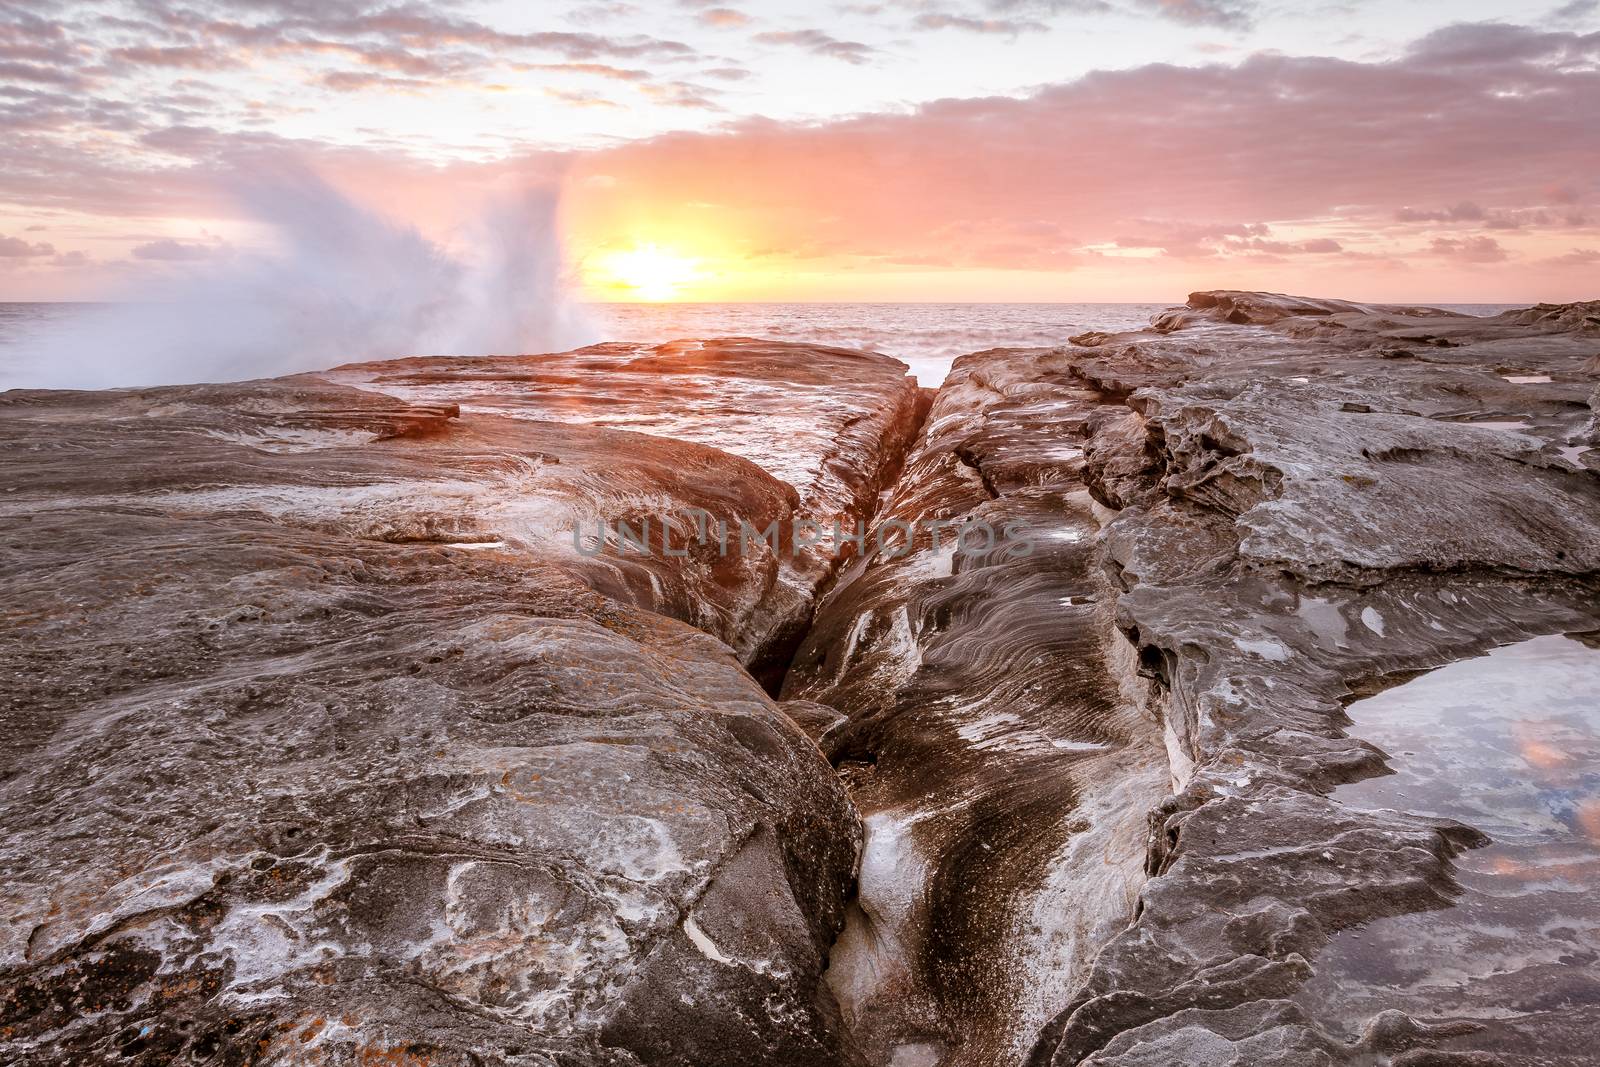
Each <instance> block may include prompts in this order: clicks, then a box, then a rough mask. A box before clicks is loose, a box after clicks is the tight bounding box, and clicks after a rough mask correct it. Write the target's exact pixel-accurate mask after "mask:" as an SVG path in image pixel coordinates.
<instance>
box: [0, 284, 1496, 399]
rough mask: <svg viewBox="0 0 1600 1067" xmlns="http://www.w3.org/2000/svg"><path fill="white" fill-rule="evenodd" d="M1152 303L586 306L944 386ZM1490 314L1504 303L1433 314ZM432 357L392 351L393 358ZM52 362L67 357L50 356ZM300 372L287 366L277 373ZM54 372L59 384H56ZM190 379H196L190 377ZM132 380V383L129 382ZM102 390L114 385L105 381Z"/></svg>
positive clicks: (634, 335)
mask: <svg viewBox="0 0 1600 1067" xmlns="http://www.w3.org/2000/svg"><path fill="white" fill-rule="evenodd" d="M1180 302H1181V301H1175V302H1173V303H1159V304H1090V303H1061V304H909V303H899V304H859V303H849V304H843V303H841V304H820V303H819V304H755V303H739V304H694V303H661V304H588V305H583V306H582V307H581V309H580V310H581V313H582V314H581V316H580V317H581V318H582V319H583V320H585V326H584V329H585V331H586V333H587V334H588V335H589V340H590V341H596V342H597V341H649V342H661V341H671V340H676V339H680V338H704V337H733V336H739V337H761V338H772V339H775V340H780V341H811V342H816V343H819V344H827V345H837V346H840V347H844V348H865V349H869V350H872V351H876V352H882V353H884V354H885V355H889V356H893V357H894V358H896V359H898V360H901V361H903V362H904V363H906V364H908V365H909V366H910V367H911V369H912V372H913V373H914V374H915V375H916V377H917V380H918V381H919V382H920V383H921V384H922V385H929V386H936V385H938V384H939V383H940V382H942V381H943V380H944V377H945V375H946V374H947V373H948V372H949V370H950V364H951V363H952V362H953V361H954V360H955V358H956V357H957V356H959V355H961V354H963V353H965V352H976V351H980V350H982V349H985V348H997V347H1004V346H1025V347H1033V346H1046V345H1057V344H1062V343H1064V342H1065V341H1066V340H1067V338H1068V337H1070V336H1072V335H1073V334H1077V333H1082V332H1084V331H1085V330H1108V331H1109V330H1132V329H1139V328H1140V327H1143V326H1147V325H1149V323H1150V318H1151V316H1153V315H1155V314H1156V313H1158V312H1160V311H1163V310H1165V309H1166V308H1168V307H1173V306H1175V304H1177V303H1180ZM95 306H96V305H86V304H22V303H0V389H6V388H14V387H17V386H22V385H26V386H33V387H41V386H43V387H48V386H51V385H68V384H70V385H77V384H80V383H79V382H77V381H75V380H74V378H73V375H71V373H70V368H65V367H59V366H40V365H39V363H38V361H35V360H30V359H29V358H28V354H27V353H28V348H29V342H30V341H31V340H33V339H35V338H37V337H38V336H40V335H41V334H43V333H46V332H48V331H49V330H51V329H53V328H55V327H57V326H59V325H60V324H62V323H65V322H70V321H71V320H72V319H74V318H75V317H78V316H81V315H84V314H86V313H87V312H88V311H89V310H92V309H93V308H94V307H95ZM1437 306H1440V307H1447V308H1450V309H1452V310H1457V311H1463V312H1466V313H1468V314H1474V315H1492V314H1495V313H1497V312H1499V311H1502V310H1505V309H1506V308H1508V307H1513V306H1517V305H1511V304H1443V305H1437ZM429 354H439V353H427V352H394V353H393V355H395V356H407V355H429ZM54 358H55V359H57V360H59V359H62V358H67V359H69V360H70V355H69V356H67V357H62V356H59V355H57V356H56V357H54ZM301 369H305V368H303V367H301V366H296V365H293V362H292V360H290V359H289V358H287V357H286V359H285V365H284V367H283V368H282V372H283V373H288V372H290V371H293V370H301ZM58 373H59V375H60V376H59V378H57V377H56V375H57V374H58ZM187 378H188V380H203V379H199V378H195V377H194V376H193V375H188V376H187ZM129 380H130V381H132V380H134V379H129ZM101 384H116V383H115V382H105V383H101Z"/></svg>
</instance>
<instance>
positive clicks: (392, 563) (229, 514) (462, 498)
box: [0, 342, 916, 1065]
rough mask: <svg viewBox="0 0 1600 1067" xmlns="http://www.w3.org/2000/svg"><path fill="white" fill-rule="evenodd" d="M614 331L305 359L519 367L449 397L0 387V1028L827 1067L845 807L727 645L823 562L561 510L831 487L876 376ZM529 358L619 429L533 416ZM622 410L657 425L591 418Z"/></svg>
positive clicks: (236, 1058) (546, 1059) (843, 366)
mask: <svg viewBox="0 0 1600 1067" xmlns="http://www.w3.org/2000/svg"><path fill="white" fill-rule="evenodd" d="M635 356H636V357H637V365H634V364H632V363H630V359H629V357H628V356H627V355H626V353H623V352H621V351H619V350H616V349H609V348H608V349H605V350H603V351H602V352H601V353H599V354H598V355H595V356H594V357H593V358H594V359H595V360H598V361H599V362H598V363H595V364H593V365H591V364H590V360H591V356H590V355H586V354H584V353H579V354H576V355H573V356H567V357H530V358H526V359H520V360H496V361H493V362H492V363H488V362H486V363H482V364H479V363H472V364H470V365H467V364H466V363H465V361H453V360H452V361H443V360H441V361H426V360H424V361H408V362H406V363H405V364H403V365H401V366H400V367H397V368H393V369H387V370H386V369H385V368H384V367H382V366H368V367H365V368H361V369H360V370H359V371H354V370H353V371H347V372H343V373H341V374H340V375H337V376H335V377H338V378H342V379H345V380H346V381H348V380H351V379H355V378H359V377H362V376H363V375H365V376H367V378H369V379H371V380H374V381H376V380H377V379H385V378H393V379H395V380H396V381H399V380H401V379H403V380H404V381H405V382H414V381H416V380H420V379H423V378H428V377H434V378H438V379H440V380H457V379H460V378H462V377H465V376H472V377H473V379H474V381H475V382H477V383H478V385H479V386H481V387H483V388H485V389H498V390H499V391H500V392H501V394H503V395H506V394H513V393H517V392H518V390H522V391H523V395H522V399H521V400H519V401H518V402H517V404H516V405H513V404H511V403H510V402H509V401H505V402H503V403H502V404H500V405H499V407H500V409H501V413H495V414H489V413H484V411H483V410H482V409H481V408H475V407H473V406H472V405H471V404H470V403H469V404H467V405H466V410H464V411H463V412H461V413H460V415H459V417H457V412H456V410H455V408H454V406H453V405H454V401H450V400H440V401H437V402H433V401H417V402H412V403H406V402H404V401H402V400H399V399H395V398H393V397H390V396H384V395H380V394H379V393H375V392H373V391H370V390H362V389H357V388H354V387H352V386H351V385H349V384H337V383H335V382H334V381H331V380H330V379H326V378H320V377H317V376H302V377H299V378H291V379H283V380H277V381H268V382H253V383H243V384H240V385H232V386H195V387H174V388H162V389H146V390H121V391H115V392H106V393H50V392H13V393H10V394H5V395H4V396H3V397H0V436H3V438H4V442H3V446H0V448H3V456H4V460H3V464H4V471H5V493H4V495H3V496H0V553H3V555H0V584H3V588H4V609H3V610H4V626H5V634H6V639H5V642H4V644H3V646H0V672H3V674H0V677H3V681H4V694H3V697H0V701H3V703H0V729H3V730H4V732H5V734H6V736H7V739H8V743H7V746H6V750H5V756H4V765H3V777H0V865H3V869H4V872H5V880H4V881H5V907H4V909H3V911H0V914H3V923H4V925H3V926H0V1060H4V1061H5V1062H7V1063H19V1064H20V1063H39V1064H44V1063H69V1062H70V1063H101V1062H118V1063H135V1064H138V1063H145V1064H157V1063H163V1064H164V1063H171V1062H194V1063H218V1064H220V1063H274V1064H286V1063H296V1064H300V1063H317V1064H373V1063H386V1064H411V1063H416V1064H421V1063H433V1064H467V1063H473V1064H479V1063H525V1064H557V1063H559V1064H562V1065H579V1064H617V1065H625V1064H640V1063H649V1064H685V1065H688V1064H694V1065H704V1064H748V1063H756V1062H760V1063H792V1064H806V1065H809V1064H817V1063H837V1062H853V1061H854V1058H853V1056H852V1054H851V1053H850V1052H849V1051H848V1049H847V1047H846V1043H845V1042H844V1041H842V1040H841V1035H840V1029H839V1026H838V1021H837V1010H836V1007H835V1005H834V1003H833V999H832V997H831V995H830V994H829V992H828V990H827V988H826V986H824V985H823V984H822V983H821V982H820V977H821V975H822V973H823V969H824V965H825V958H826V954H827V952H828V949H829V946H830V945H831V943H832V942H833V940H834V937H835V934H836V931H837V930H838V929H839V928H840V926H841V924H842V921H843V913H844V907H845V900H846V895H847V892H848V887H849V885H850V883H851V880H852V878H853V874H854V866H855V862H856V849H857V845H858V842H859V838H860V830H859V821H858V819H857V816H856V815H855V813H854V811H853V810H852V808H851V806H850V804H849V802H848V800H847V798H846V796H845V793H844V790H843V789H842V787H841V785H840V783H839V781H838V780H837V778H836V776H835V775H834V773H833V771H832V769H831V768H830V767H829V765H828V763H827V761H826V760H825V759H824V758H823V757H822V755H821V754H820V753H819V752H818V751H817V749H816V747H815V746H814V745H813V744H812V742H811V741H810V740H809V739H808V738H807V737H806V736H805V734H804V733H803V732H802V731H801V729H800V728H799V727H797V726H796V725H795V724H794V723H793V722H792V721H791V720H790V719H789V718H788V717H787V716H786V715H784V714H783V713H782V711H781V710H780V708H779V707H778V705H777V704H775V703H774V702H773V701H772V700H771V699H770V698H769V697H768V696H767V695H766V693H764V692H763V691H762V689H761V687H760V686H759V685H758V684H757V683H756V681H755V680H754V679H753V678H752V677H751V675H750V674H749V673H748V672H747V671H746V670H745V669H743V667H742V665H741V659H742V660H743V661H744V662H745V663H752V664H753V663H756V662H757V661H759V660H760V658H761V657H762V656H763V655H764V654H766V653H765V651H764V650H766V649H769V648H771V647H772V646H773V644H774V642H775V641H776V640H778V637H777V635H780V634H782V633H784V632H794V631H795V630H796V629H797V628H799V627H803V626H804V624H805V621H806V619H807V618H808V617H809V613H810V603H809V600H810V597H811V595H812V593H813V591H814V589H815V583H816V582H817V581H820V580H821V579H822V578H823V577H825V576H826V573H827V568H826V564H825V563H824V562H823V561H820V560H811V559H806V558H804V557H802V558H800V559H799V562H794V561H792V560H789V559H785V558H782V557H781V554H779V553H774V552H771V551H766V552H765V554H761V553H757V554H753V555H751V556H749V557H747V558H740V557H737V556H730V557H727V558H724V557H722V556H720V555H718V554H716V553H715V552H714V551H713V552H706V551H699V552H697V553H696V554H693V555H692V556H691V557H689V558H687V559H664V558H661V557H660V556H659V555H657V556H649V557H647V556H633V557H630V556H626V555H618V554H616V553H607V554H605V555H602V556H599V557H595V558H588V557H585V556H583V555H581V554H579V553H578V552H577V551H576V550H575V548H574V547H573V545H572V544H571V540H570V538H571V534H570V531H571V529H572V527H573V525H574V521H575V520H578V519H591V518H592V519H600V518H604V519H609V520H616V519H618V518H623V517H630V516H633V515H638V516H641V517H642V516H645V515H648V516H651V517H659V516H661V515H663V514H666V515H667V516H669V517H670V518H671V520H672V521H673V522H674V523H676V524H678V525H679V526H680V527H681V526H682V525H683V524H684V523H686V522H688V520H689V517H690V516H691V515H692V514H693V513H694V511H695V509H702V510H704V511H708V512H710V513H712V514H713V515H716V516H719V517H723V518H725V519H727V520H729V521H738V520H740V519H744V520H747V521H749V522H750V523H752V524H753V525H756V526H758V527H760V528H765V527H766V526H768V525H769V524H770V523H771V522H773V521H783V522H787V521H789V520H790V519H792V518H793V517H794V516H795V515H796V513H797V512H799V511H800V510H801V509H802V508H804V507H808V506H814V505H816V504H818V503H819V502H823V503H826V505H827V506H829V507H834V508H836V509H838V510H839V511H841V512H843V513H846V514H853V515H856V516H857V517H860V516H861V514H862V511H863V509H864V507H865V506H866V505H867V504H868V503H870V502H871V501H872V500H874V499H875V497H876V494H877V492H878V491H879V488H880V482H882V481H883V480H884V479H886V478H887V477H888V476H889V475H890V474H891V473H892V468H893V466H894V462H895V452H896V450H897V448H900V447H901V443H902V442H903V441H904V440H905V439H906V438H907V437H908V436H909V434H910V433H911V432H912V429H913V422H914V417H915V413H916V410H915V409H916V391H915V389H914V387H913V386H912V384H911V383H910V381H909V379H907V378H905V377H904V375H903V369H902V368H900V367H899V365H897V364H895V363H893V362H892V361H890V360H886V359H883V358H881V357H873V356H866V355H861V354H850V353H841V352H837V351H832V350H824V349H815V348H809V347H804V346H779V345H764V346H758V345H753V344H744V343H737V342H734V343H728V344H722V345H707V346H706V347H705V348H704V349H703V350H699V351H697V352H695V353H689V352H687V351H680V350H677V349H662V350H656V351H653V352H652V351H640V352H636V353H635ZM680 358H681V359H682V360H684V361H686V362H688V363H691V364H692V365H693V373H682V374H678V373H676V372H678V371H679V370H681V369H682V368H681V367H680V366H679V364H677V363H676V362H675V360H678V359H680ZM566 366H577V367H579V368H580V369H579V371H577V372H576V373H580V374H581V375H582V377H583V382H584V385H583V389H582V390H581V391H583V392H584V393H585V395H591V396H593V397H594V398H597V399H595V400H594V403H595V404H596V405H597V406H601V405H603V406H606V407H607V409H608V410H609V412H610V413H611V414H612V415H613V416H624V417H622V418H595V419H589V420H582V421H588V422H590V423H591V425H574V424H571V421H565V422H562V421H550V420H549V418H548V416H549V415H550V414H551V413H552V412H551V410H550V409H551V408H554V407H558V406H560V405H561V404H562V400H561V396H560V395H559V394H555V393H547V392H545V391H543V390H544V387H543V385H541V384H540V383H541V382H543V381H545V380H546V378H548V377H549V376H551V375H559V373H565V372H564V371H560V372H558V371H552V370H551V368H557V367H566ZM641 366H648V367H649V373H648V375H646V374H645V372H644V371H642V370H641V369H640V367H641ZM608 368H609V369H608ZM496 375H498V377H496ZM518 375H524V376H525V377H518ZM630 375H631V376H632V377H629V376H630ZM486 379H487V380H488V381H489V382H491V383H493V384H491V385H483V383H484V381H485V380H486ZM824 379H826V380H824ZM651 380H654V381H656V382H658V383H659V386H658V390H659V391H658V392H657V391H652V389H651V388H650V386H649V382H650V381H651ZM729 382H732V383H738V387H737V389H735V388H734V387H733V386H731V385H727V383H729ZM718 383H721V384H720V385H719V384H718ZM713 386H716V387H715V388H714V387H713ZM723 386H726V388H723ZM476 387H478V386H475V388H476ZM625 387H626V388H625ZM630 390H632V391H633V395H632V399H630V398H629V397H628V396H624V395H622V394H624V393H626V392H628V391H630ZM719 390H720V391H719ZM608 391H610V392H612V393H615V394H616V395H614V396H612V397H611V398H610V399H607V400H602V399H598V398H600V397H602V396H605V395H606V394H607V392H608ZM731 396H736V397H737V403H738V404H739V411H738V412H737V418H735V413H734V412H730V411H729V410H728V409H727V408H726V406H725V405H727V404H729V403H733V402H734V401H733V400H731V399H730V397H731ZM463 399H464V400H465V399H467V398H465V397H463ZM652 404H660V405H665V406H669V407H674V408H675V409H676V410H677V412H678V418H679V423H678V425H677V426H675V427H673V428H672V429H673V432H674V433H675V434H676V435H677V436H678V437H680V438H683V439H682V440H668V439H666V438H663V437H660V436H654V435H646V434H641V433H637V432H630V431H629V430H622V429H615V428H612V426H613V425H616V424H623V425H634V426H642V425H644V423H642V422H641V421H640V419H642V418H643V416H642V415H639V413H640V412H644V411H646V410H648V409H649V408H650V406H651V405H652ZM513 406H515V407H516V408H517V410H516V411H515V416H516V417H514V418H513V417H507V415H506V414H505V413H504V412H505V410H506V409H507V408H510V407H513ZM630 412H632V413H634V415H638V416H639V417H638V418H635V419H634V421H633V422H631V423H630V422H629V418H628V415H629V413H630ZM564 413H565V412H564ZM738 420H743V421H742V422H740V421H738ZM769 422H770V423H771V424H773V425H780V426H786V427H792V428H795V429H794V431H793V433H791V434H790V435H789V436H788V437H787V438H786V439H783V440H777V441H773V440H768V439H758V438H756V437H755V436H754V435H755V434H756V433H757V431H758V430H759V431H760V432H761V433H766V432H767V429H766V427H767V425H768V423H769ZM691 430H692V431H693V432H691ZM691 437H698V438H700V439H701V440H702V441H710V442H711V443H713V444H717V445H720V446H725V447H711V446H710V445H708V444H706V443H697V442H696V441H691V440H688V438H691ZM735 446H737V447H735ZM766 448H771V449H772V450H773V451H774V453H782V452H784V450H786V449H787V450H788V455H790V456H791V458H793V459H794V461H795V462H796V463H797V464H800V465H803V466H804V467H805V468H806V469H808V470H812V469H815V470H820V471H825V472H826V473H825V474H824V475H822V476H819V477H818V478H815V479H811V480H804V481H802V482H801V484H799V485H796V484H793V483H791V482H787V481H783V480H780V479H779V478H776V477H773V476H772V475H771V474H769V473H768V472H767V471H765V470H763V469H762V468H761V467H760V466H758V465H757V464H755V463H752V462H750V461H749V460H747V459H744V458H740V457H739V456H738V455H735V454H733V453H735V452H738V451H744V452H749V453H752V454H754V453H757V452H759V451H761V450H762V449H766Z"/></svg>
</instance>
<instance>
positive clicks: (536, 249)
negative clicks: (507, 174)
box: [437, 186, 599, 353]
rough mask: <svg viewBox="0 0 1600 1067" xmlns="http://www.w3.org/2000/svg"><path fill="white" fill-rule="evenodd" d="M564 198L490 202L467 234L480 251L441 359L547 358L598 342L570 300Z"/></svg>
mask: <svg viewBox="0 0 1600 1067" xmlns="http://www.w3.org/2000/svg"><path fill="white" fill-rule="evenodd" d="M559 206H560V198H559V196H558V195H557V193H556V191H555V189H553V188H551V187H549V186H534V187H531V188H524V189H520V190H517V191H514V192H509V193H500V194H496V195H492V196H490V197H489V198H488V199H487V200H486V201H485V204H484V208H483V210H481V211H480V212H479V213H478V216H477V219H476V220H475V221H474V223H473V224H472V225H471V226H470V227H469V229H468V231H467V233H466V234H465V239H466V243H467V246H468V247H469V248H471V249H473V250H474V251H475V253H476V254H475V255H474V256H472V257H471V258H470V260H469V266H470V269H469V271H468V273H467V275H466V277H465V278H464V284H463V285H462V287H461V289H462V298H463V306H462V308H461V314H460V315H458V316H457V317H455V319H454V320H453V322H454V325H453V327H452V328H453V329H454V330H455V331H456V332H455V335H454V336H452V337H450V338H447V339H446V340H445V341H444V344H443V345H442V347H440V348H439V349H437V351H444V352H459V353H519V352H548V351H553V350H563V349H569V348H575V347H577V346H579V345H582V344H588V343H589V342H591V341H595V340H598V339H599V338H598V335H597V334H596V332H595V328H594V326H593V325H592V324H591V323H590V322H589V321H588V320H587V318H586V317H585V316H584V315H583V313H582V312H581V310H580V309H579V308H578V306H577V305H576V304H575V303H574V302H573V301H572V300H570V299H568V298H567V293H568V292H569V291H570V290H571V288H572V280H571V279H570V278H569V277H568V274H567V267H566V263H565V260H564V258H563V256H562V254H561V248H562V245H561V231H560V227H559V224H558V222H557V217H556V216H557V210H556V209H557V208H558V207H559Z"/></svg>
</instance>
